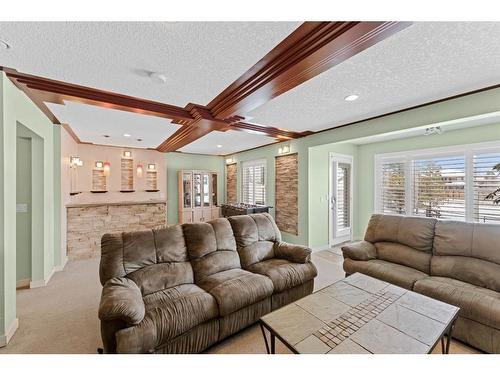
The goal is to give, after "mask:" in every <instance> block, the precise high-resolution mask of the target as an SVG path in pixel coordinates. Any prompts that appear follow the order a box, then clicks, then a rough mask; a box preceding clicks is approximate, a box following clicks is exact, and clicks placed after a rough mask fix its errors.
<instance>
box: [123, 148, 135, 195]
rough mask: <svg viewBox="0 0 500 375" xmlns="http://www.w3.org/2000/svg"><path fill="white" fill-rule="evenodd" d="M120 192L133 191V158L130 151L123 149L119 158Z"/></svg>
mask: <svg viewBox="0 0 500 375" xmlns="http://www.w3.org/2000/svg"><path fill="white" fill-rule="evenodd" d="M120 191H121V192H122V193H131V192H133V191H134V159H133V158H132V153H131V152H130V151H125V152H124V153H123V156H122V159H121V190H120Z"/></svg>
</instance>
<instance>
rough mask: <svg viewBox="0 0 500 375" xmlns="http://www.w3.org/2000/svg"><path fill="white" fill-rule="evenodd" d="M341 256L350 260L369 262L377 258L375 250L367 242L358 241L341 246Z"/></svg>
mask: <svg viewBox="0 0 500 375" xmlns="http://www.w3.org/2000/svg"><path fill="white" fill-rule="evenodd" d="M342 254H343V255H344V259H345V258H349V259H352V260H370V259H376V258H377V249H376V248H375V246H374V245H373V244H372V243H371V242H368V241H358V242H354V243H350V244H348V245H344V246H342Z"/></svg>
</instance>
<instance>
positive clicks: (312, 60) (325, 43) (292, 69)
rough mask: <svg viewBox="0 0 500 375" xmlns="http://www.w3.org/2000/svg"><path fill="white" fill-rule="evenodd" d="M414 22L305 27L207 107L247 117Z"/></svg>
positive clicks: (216, 114)
mask: <svg viewBox="0 0 500 375" xmlns="http://www.w3.org/2000/svg"><path fill="white" fill-rule="evenodd" d="M410 25H411V22H304V23H303V24H302V25H301V26H299V27H298V28H297V29H296V30H295V31H294V32H292V33H291V34H290V35H289V36H288V37H287V38H285V39H284V40H283V41H282V42H281V43H280V44H278V45H277V46H276V47H275V48H274V49H273V50H271V51H270V52H269V53H268V54H267V55H266V56H264V57H263V58H262V59H261V60H260V61H259V62H257V63H256V64H255V65H254V66H253V67H252V68H250V69H249V70H248V71H247V72H245V73H244V74H243V75H242V76H241V77H240V78H238V79H237V80H236V81H235V82H234V83H232V84H231V85H230V86H229V87H227V88H226V89H225V90H223V91H222V92H221V93H220V94H219V95H218V96H217V97H215V99H213V100H212V101H211V102H210V103H209V104H208V105H207V107H208V108H209V109H210V111H211V112H212V114H213V116H214V117H216V118H221V119H226V118H228V117H231V116H234V115H236V114H240V115H241V114H243V115H245V114H246V113H248V112H250V111H251V110H253V109H255V108H257V107H259V106H261V105H263V104H264V103H266V102H268V101H270V100H271V99H273V98H275V97H277V96H279V95H281V94H283V93H285V92H287V91H289V90H291V89H292V88H294V87H296V86H298V85H300V84H302V83H304V82H306V81H308V80H309V79H311V78H313V77H315V76H317V75H319V74H321V73H323V72H325V71H326V70H328V69H330V68H332V67H333V66H335V65H338V64H340V63H341V62H343V61H345V60H347V59H349V58H350V57H352V56H354V55H356V54H358V53H360V52H362V51H364V50H365V49H367V48H369V47H371V46H373V45H375V44H376V43H378V42H381V41H382V40H384V39H386V38H388V37H390V36H391V35H393V34H395V33H397V32H399V31H401V30H403V29H405V28H406V27H408V26H410Z"/></svg>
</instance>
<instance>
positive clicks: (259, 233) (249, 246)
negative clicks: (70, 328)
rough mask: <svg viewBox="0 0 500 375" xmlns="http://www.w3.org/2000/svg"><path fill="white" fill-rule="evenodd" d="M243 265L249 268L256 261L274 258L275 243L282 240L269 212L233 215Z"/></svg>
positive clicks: (234, 230)
mask: <svg viewBox="0 0 500 375" xmlns="http://www.w3.org/2000/svg"><path fill="white" fill-rule="evenodd" d="M228 219H229V222H230V223H231V227H232V228H233V233H234V236H235V238H236V245H237V248H238V253H239V255H240V261H241V266H242V267H243V268H244V269H248V267H249V266H251V265H252V264H254V263H258V262H261V261H263V260H266V259H271V258H274V256H275V254H274V243H275V242H279V241H281V232H280V231H279V229H278V227H277V226H276V223H275V222H274V219H273V217H272V216H271V215H269V214H268V213H262V214H253V215H241V216H231V217H230V218H228Z"/></svg>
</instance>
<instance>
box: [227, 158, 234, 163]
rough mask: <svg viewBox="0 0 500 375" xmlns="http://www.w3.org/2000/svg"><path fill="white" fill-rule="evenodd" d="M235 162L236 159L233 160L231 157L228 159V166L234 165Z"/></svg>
mask: <svg viewBox="0 0 500 375" xmlns="http://www.w3.org/2000/svg"><path fill="white" fill-rule="evenodd" d="M234 162H235V160H234V158H232V157H230V158H228V159H226V164H232V163H234Z"/></svg>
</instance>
